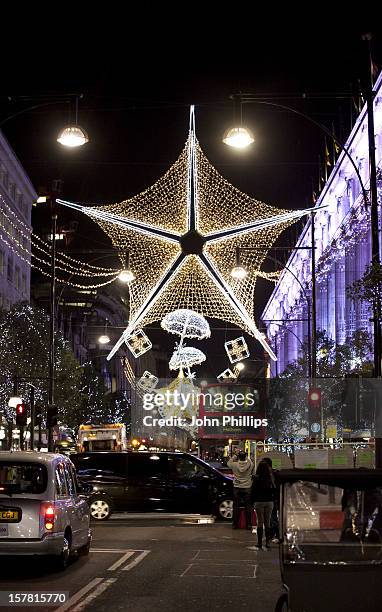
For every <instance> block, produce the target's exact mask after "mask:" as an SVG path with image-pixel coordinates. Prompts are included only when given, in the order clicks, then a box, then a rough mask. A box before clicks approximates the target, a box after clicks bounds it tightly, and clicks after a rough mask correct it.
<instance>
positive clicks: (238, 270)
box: [231, 266, 248, 280]
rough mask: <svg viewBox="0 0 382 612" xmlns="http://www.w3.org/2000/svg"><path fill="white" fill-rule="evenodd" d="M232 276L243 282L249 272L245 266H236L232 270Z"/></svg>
mask: <svg viewBox="0 0 382 612" xmlns="http://www.w3.org/2000/svg"><path fill="white" fill-rule="evenodd" d="M231 276H232V278H235V279H236V280H243V278H245V277H246V276H248V271H247V270H246V269H245V268H244V267H243V266H234V267H233V268H232V270H231Z"/></svg>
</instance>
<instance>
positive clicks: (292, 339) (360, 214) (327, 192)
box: [261, 75, 382, 376]
mask: <svg viewBox="0 0 382 612" xmlns="http://www.w3.org/2000/svg"><path fill="white" fill-rule="evenodd" d="M374 91H375V99H374V121H375V152H376V163H377V177H378V180H377V182H378V196H379V204H380V203H381V200H380V197H381V194H382V75H380V76H379V78H378V80H377V82H376V84H375V86H374ZM345 147H346V148H347V149H348V151H349V153H350V155H351V157H352V159H353V160H354V162H355V163H356V165H357V167H358V169H359V172H360V175H361V177H362V181H363V183H364V186H365V188H366V190H368V189H369V162H368V133H367V114H366V107H364V108H363V110H362V112H361V113H360V115H359V117H358V119H357V121H356V124H355V126H354V128H353V130H352V132H351V134H350V136H349V138H348V140H347V142H346V143H345ZM323 205H325V206H327V207H326V208H325V209H324V210H321V211H319V212H317V213H316V214H315V244H316V249H315V252H316V277H317V291H316V303H317V317H316V321H317V330H324V331H326V333H327V335H328V336H329V337H330V338H332V339H333V340H334V341H335V342H336V343H337V344H344V343H345V342H346V339H347V338H348V337H350V336H351V335H352V334H353V333H354V332H355V331H356V330H361V329H362V330H366V331H368V332H369V333H370V335H372V333H373V332H372V323H371V322H370V320H369V319H370V312H369V310H368V308H367V305H366V304H364V303H354V302H353V301H351V300H350V299H349V298H348V297H347V296H346V291H345V289H346V287H348V286H349V285H351V284H352V283H353V282H354V281H355V280H357V279H359V278H360V277H361V276H362V275H363V273H364V271H365V268H366V266H367V265H368V264H369V263H370V261H371V232H370V211H369V209H368V208H367V207H365V203H364V201H363V197H362V190H361V186H360V182H359V180H358V178H357V175H356V173H355V170H354V168H353V166H352V164H351V162H350V160H349V158H348V157H347V156H346V155H345V154H344V153H343V152H342V153H341V154H340V156H339V158H338V161H337V163H336V165H335V166H334V168H333V170H332V172H331V175H330V177H329V179H328V181H327V183H326V185H325V187H324V189H323V191H322V193H321V194H320V198H319V200H318V202H317V207H319V206H323ZM310 224H311V221H310V220H309V221H308V222H307V224H306V226H305V227H304V229H303V231H302V233H301V235H300V237H299V240H298V241H297V244H296V246H300V247H301V246H306V247H310V246H311V225H310ZM380 249H381V236H380ZM381 252H382V249H381ZM287 268H289V270H288V269H287ZM292 273H293V274H294V275H295V276H296V277H297V278H295V277H294V276H293V274H292ZM308 304H310V305H311V250H309V249H307V250H303V249H301V250H294V251H293V252H292V254H291V256H290V257H289V260H288V262H287V264H286V268H285V269H284V270H283V272H282V274H281V277H280V279H279V281H278V283H277V285H276V287H275V289H274V291H273V293H272V295H271V297H270V299H269V300H268V303H267V305H266V307H265V309H264V311H263V314H262V317H261V318H262V319H263V320H264V323H265V326H266V329H267V336H268V339H269V342H270V344H271V346H272V348H273V349H274V351H275V353H276V355H277V357H278V360H277V362H272V364H271V368H272V375H273V376H275V375H277V374H280V373H281V372H282V371H283V370H284V369H285V368H286V366H287V365H288V364H289V363H291V362H293V361H295V360H296V359H297V358H298V356H299V355H300V354H301V350H302V343H303V342H304V340H306V339H307V336H308V319H309V310H311V307H309V306H308Z"/></svg>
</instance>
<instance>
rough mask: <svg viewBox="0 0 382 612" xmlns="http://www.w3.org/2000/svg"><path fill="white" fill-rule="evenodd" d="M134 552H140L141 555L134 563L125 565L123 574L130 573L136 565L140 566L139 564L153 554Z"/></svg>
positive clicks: (144, 551)
mask: <svg viewBox="0 0 382 612" xmlns="http://www.w3.org/2000/svg"><path fill="white" fill-rule="evenodd" d="M134 552H140V553H141V554H140V555H138V556H137V557H135V559H134V560H133V561H131V562H130V563H128V564H127V565H125V567H123V568H122V571H123V572H128V571H129V570H131V569H133V567H135V566H136V565H138V563H140V562H141V561H143V559H144V558H145V557H146V556H147V555H148V554H149V553H150V552H151V550H142V551H134Z"/></svg>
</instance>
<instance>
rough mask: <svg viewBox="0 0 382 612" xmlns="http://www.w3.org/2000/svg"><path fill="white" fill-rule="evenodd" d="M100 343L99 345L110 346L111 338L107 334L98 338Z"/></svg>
mask: <svg viewBox="0 0 382 612" xmlns="http://www.w3.org/2000/svg"><path fill="white" fill-rule="evenodd" d="M98 342H99V344H110V338H109V336H108V335H107V334H102V336H100V337H99V338H98Z"/></svg>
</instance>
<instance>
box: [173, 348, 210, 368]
mask: <svg viewBox="0 0 382 612" xmlns="http://www.w3.org/2000/svg"><path fill="white" fill-rule="evenodd" d="M205 360H206V356H205V354H204V353H203V352H202V351H200V350H199V349H197V348H194V347H193V346H182V348H181V349H180V350H178V349H175V351H174V352H173V354H172V357H171V359H170V362H169V366H170V370H181V369H188V368H192V366H194V365H200V364H201V363H203V361H205Z"/></svg>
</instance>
